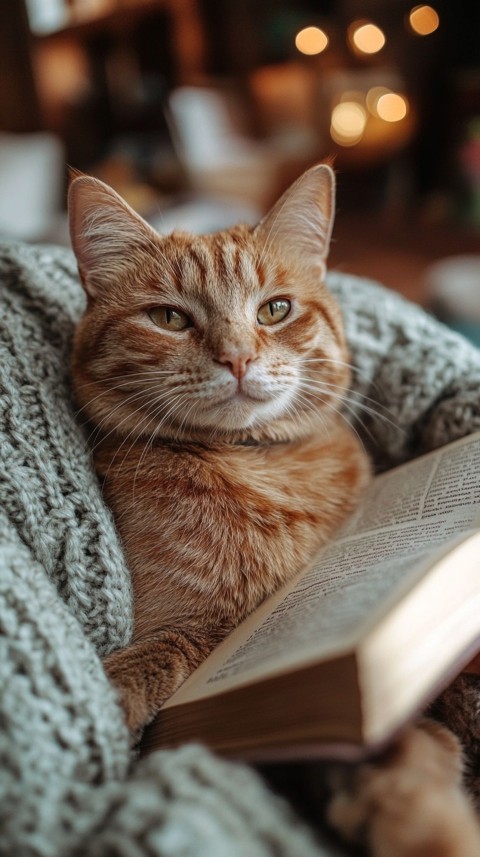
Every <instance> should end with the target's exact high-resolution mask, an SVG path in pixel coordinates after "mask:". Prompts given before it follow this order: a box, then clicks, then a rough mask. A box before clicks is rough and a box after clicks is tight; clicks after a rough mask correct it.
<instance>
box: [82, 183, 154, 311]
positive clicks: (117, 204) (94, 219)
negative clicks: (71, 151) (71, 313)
mask: <svg viewBox="0 0 480 857" xmlns="http://www.w3.org/2000/svg"><path fill="white" fill-rule="evenodd" d="M71 178H72V180H71V183H70V187H69V191H68V216H69V223H70V238H71V241H72V247H73V250H74V253H75V256H76V257H77V263H78V270H79V273H80V279H81V280H82V283H83V286H84V288H85V291H86V292H87V294H88V295H90V297H92V298H96V297H98V296H99V295H100V294H101V293H103V292H105V291H107V290H109V289H110V288H111V287H112V286H113V285H114V284H115V283H118V282H119V281H120V280H121V279H122V277H124V276H125V275H128V272H129V271H131V270H132V268H133V266H134V264H135V259H136V257H137V255H139V254H140V253H145V251H146V250H148V249H150V250H151V248H152V240H153V241H158V235H157V233H156V232H155V231H154V230H153V229H152V228H151V227H150V226H149V225H148V223H146V222H145V221H144V220H143V219H142V218H141V217H140V215H138V214H137V213H136V212H135V211H134V210H133V208H130V206H129V205H128V204H127V203H126V202H125V201H124V200H123V199H122V198H121V196H119V195H118V193H116V192H115V191H114V190H112V188H111V187H108V185H106V184H104V183H103V182H102V181H100V180H99V179H96V178H93V177H92V176H85V175H82V174H78V173H75V172H73V174H72V177H71ZM139 262H140V260H139Z"/></svg>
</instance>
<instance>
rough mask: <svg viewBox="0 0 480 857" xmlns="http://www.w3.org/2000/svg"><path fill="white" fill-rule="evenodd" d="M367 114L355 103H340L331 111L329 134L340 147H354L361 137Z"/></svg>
mask: <svg viewBox="0 0 480 857" xmlns="http://www.w3.org/2000/svg"><path fill="white" fill-rule="evenodd" d="M366 124H367V113H366V110H365V108H364V107H362V105H361V104H359V103H358V102H357V101H341V102H340V104H337V105H336V107H334V108H333V110H332V119H331V126H330V134H331V137H332V140H334V142H335V143H338V144H339V145H340V146H355V144H356V143H359V142H360V140H361V139H362V137H363V134H364V131H365V126H366Z"/></svg>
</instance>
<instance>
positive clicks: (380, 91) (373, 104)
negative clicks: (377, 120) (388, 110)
mask: <svg viewBox="0 0 480 857" xmlns="http://www.w3.org/2000/svg"><path fill="white" fill-rule="evenodd" d="M389 92H391V89H389V88H388V86H372V87H371V88H370V89H369V90H368V92H367V94H366V96H365V100H366V102H367V107H368V109H369V111H370V113H371V114H372V115H373V116H378V113H377V104H378V100H379V98H381V97H382V95H387V94H388V93H389Z"/></svg>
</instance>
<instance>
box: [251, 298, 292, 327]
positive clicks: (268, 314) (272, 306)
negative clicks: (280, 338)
mask: <svg viewBox="0 0 480 857" xmlns="http://www.w3.org/2000/svg"><path fill="white" fill-rule="evenodd" d="M291 306H292V305H291V303H290V301H287V299H286V298H276V299H275V300H273V301H267V303H266V304H262V306H261V307H260V309H259V310H258V313H257V321H258V322H259V324H277V323H278V322H279V321H283V319H284V318H286V317H287V315H288V313H289V312H290V309H291Z"/></svg>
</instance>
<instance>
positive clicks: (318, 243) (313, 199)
mask: <svg viewBox="0 0 480 857" xmlns="http://www.w3.org/2000/svg"><path fill="white" fill-rule="evenodd" d="M334 215H335V174H334V172H333V170H332V168H331V167H330V166H328V165H327V164H317V166H315V167H311V169H309V170H307V171H306V172H305V173H303V175H302V176H300V178H299V179H297V181H296V182H294V184H293V185H291V187H290V188H289V189H288V190H287V191H286V192H285V193H284V194H283V196H282V197H280V199H279V200H278V202H277V203H276V204H275V205H274V206H273V208H272V209H271V211H269V212H268V214H267V215H266V217H264V218H263V220H262V221H261V222H260V223H259V224H258V226H257V227H256V229H255V232H254V234H255V237H257V238H258V239H259V240H260V241H262V242H264V243H265V244H266V245H268V244H272V245H275V246H277V247H278V248H279V249H280V250H281V251H282V252H283V253H285V254H286V255H288V256H290V257H291V256H293V257H294V258H297V259H298V261H299V262H300V263H302V264H304V265H306V266H307V267H308V268H314V269H316V270H318V272H319V274H320V275H321V276H323V275H324V274H325V269H326V259H327V256H328V251H329V248H330V237H331V234H332V227H333V220H334Z"/></svg>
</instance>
